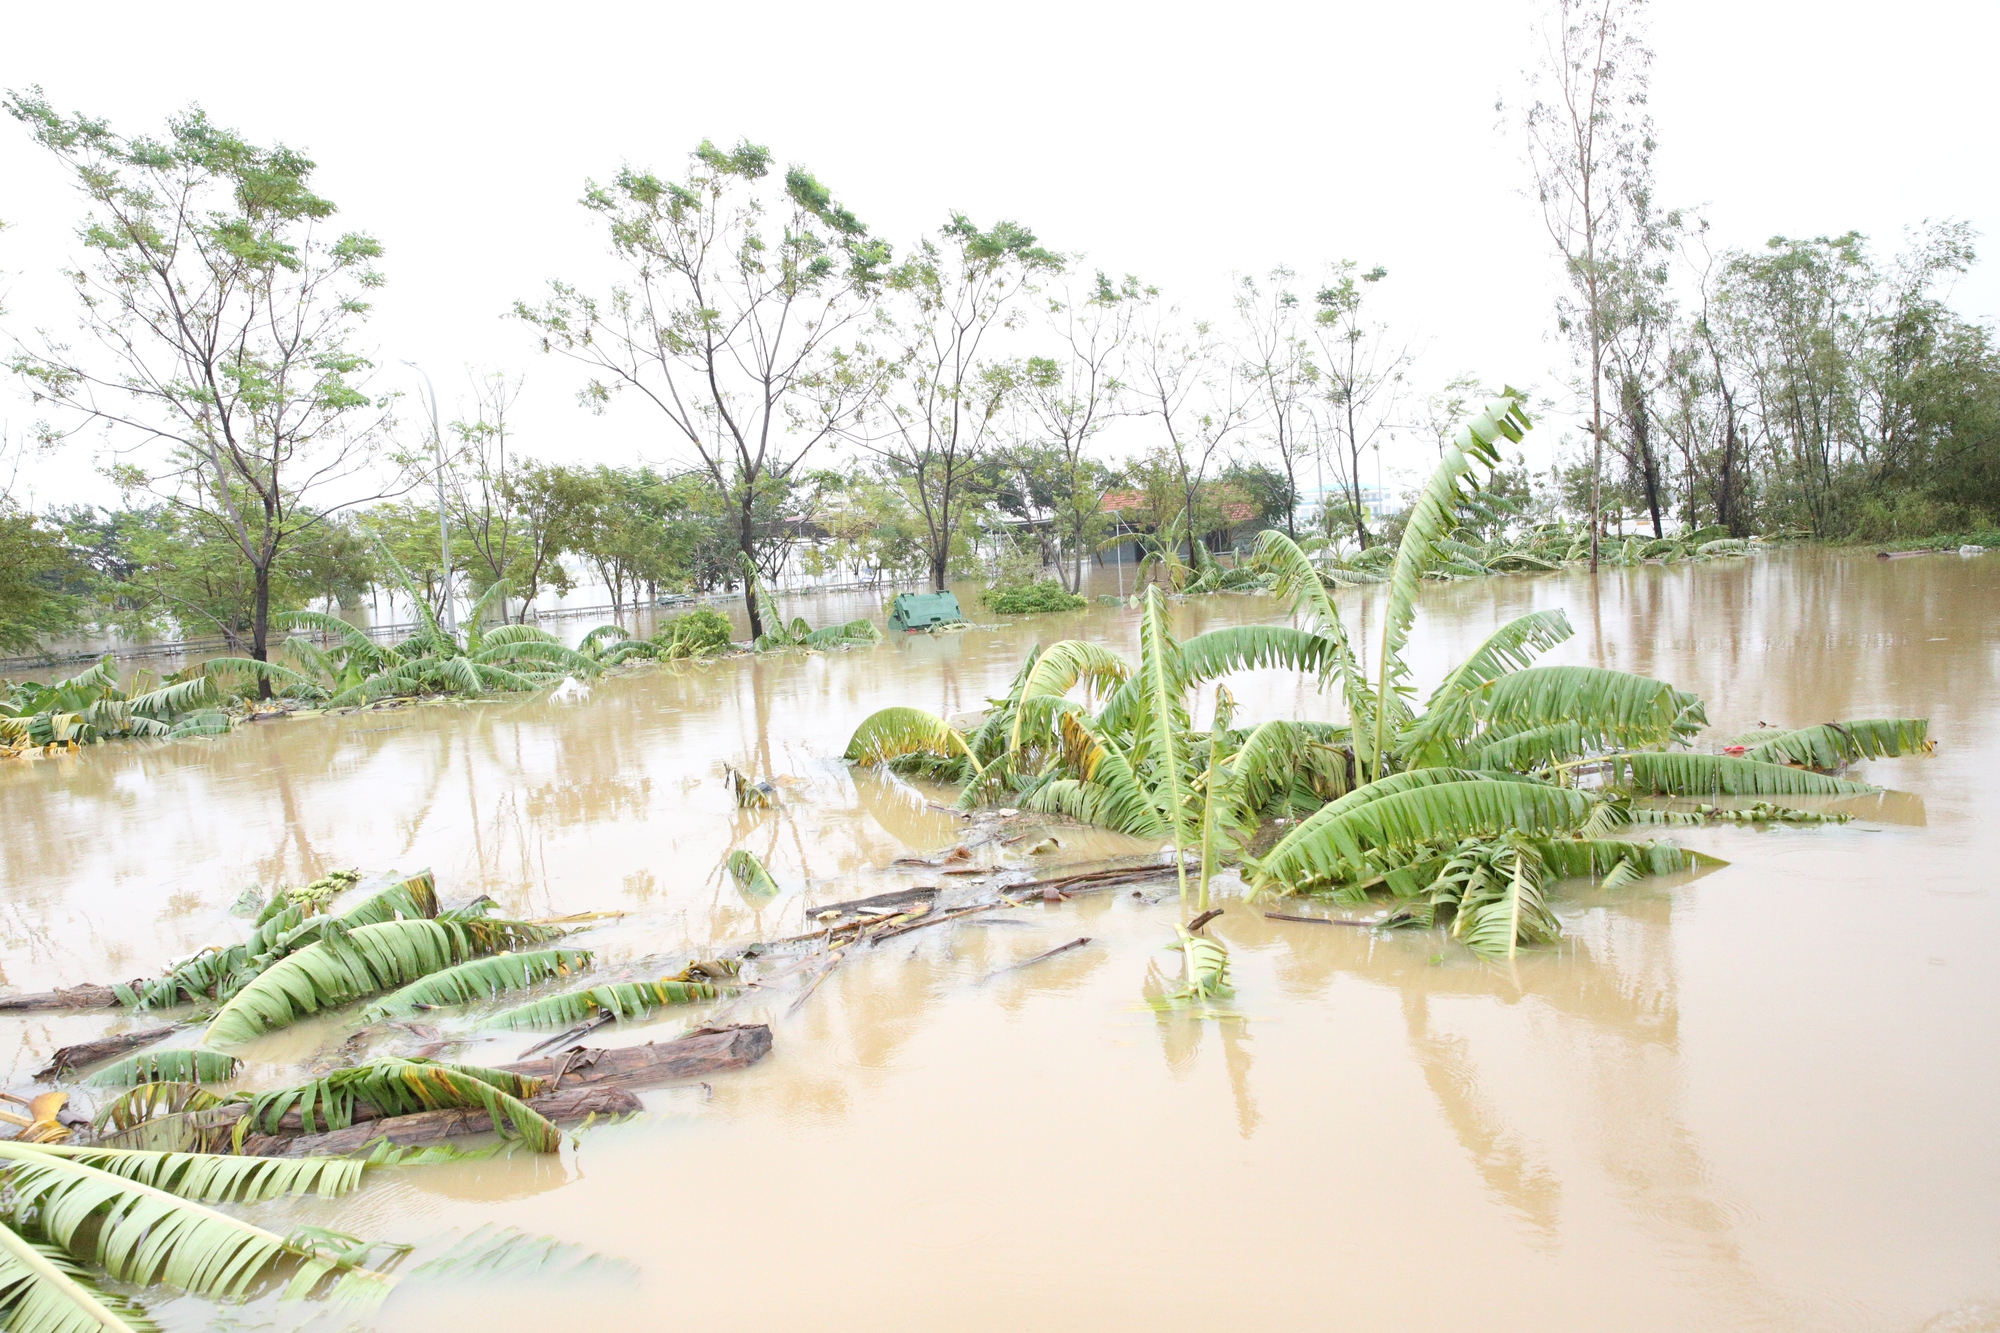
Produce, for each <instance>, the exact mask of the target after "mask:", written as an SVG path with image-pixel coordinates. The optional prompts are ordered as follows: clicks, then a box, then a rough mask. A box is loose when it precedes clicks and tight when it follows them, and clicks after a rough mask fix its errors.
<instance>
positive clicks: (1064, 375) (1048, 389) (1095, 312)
mask: <svg viewBox="0 0 2000 1333" xmlns="http://www.w3.org/2000/svg"><path fill="white" fill-rule="evenodd" d="M1158 295H1159V293H1158V292H1157V291H1156V290H1155V289H1154V288H1151V287H1146V286H1143V285H1141V284H1140V282H1139V280H1138V279H1137V278H1135V277H1133V276H1131V275H1130V274H1127V275H1126V276H1125V278H1124V280H1123V281H1121V282H1115V283H1114V282H1113V281H1112V280H1111V279H1110V278H1108V277H1106V276H1105V275H1104V274H1103V273H1101V272H1100V273H1098V274H1097V275H1096V278H1095V280H1094V281H1093V282H1092V283H1091V285H1090V287H1089V289H1088V294H1087V295H1085V296H1084V297H1083V298H1082V299H1080V300H1079V299H1078V298H1077V296H1076V294H1075V293H1074V292H1073V291H1068V290H1065V291H1064V292H1062V293H1061V294H1060V295H1058V296H1055V297H1053V298H1052V299H1051V300H1050V301H1049V304H1048V324H1047V328H1048V332H1049V333H1051V334H1052V335H1053V336H1054V339H1055V341H1056V342H1057V343H1058V344H1059V346H1058V349H1057V353H1056V355H1054V356H1049V357H1042V356H1031V357H1029V358H1028V359H1027V361H1026V362H1025V363H1023V365H1022V368H1021V376H1020V379H1021V402H1022V404H1023V406H1024V409H1025V412H1026V415H1027V417H1028V419H1029V420H1030V421H1031V422H1032V423H1033V428H1034V431H1035V433H1036V434H1037V435H1038V436H1039V437H1040V439H1041V441H1042V442H1043V443H1044V444H1045V445H1046V446H1047V447H1048V448H1049V449H1050V450H1052V451H1053V455H1052V457H1049V458H1048V460H1047V461H1048V462H1049V463H1051V464H1052V466H1051V467H1050V468H1049V469H1048V476H1049V479H1050V481H1051V483H1052V484H1051V486H1050V507H1051V511H1052V513H1053V517H1054V523H1055V527H1056V529H1057V535H1058V541H1059V546H1060V551H1059V553H1058V557H1057V560H1056V562H1055V563H1056V568H1057V571H1058V573H1059V574H1060V575H1061V578H1062V581H1063V587H1064V589H1065V590H1067V591H1068V592H1071V593H1076V592H1080V591H1082V589H1083V562H1084V557H1085V556H1087V555H1089V554H1090V552H1091V551H1093V550H1094V549H1095V548H1096V545H1097V540H1098V538H1099V536H1101V535H1102V531H1103V529H1104V528H1105V527H1106V526H1107V525H1106V520H1105V517H1104V487H1103V486H1102V485H1101V484H1100V482H1101V474H1102V468H1101V467H1099V466H1097V465H1096V464H1094V463H1093V461H1092V460H1091V459H1090V458H1089V449H1090V442H1091V441H1092V440H1093V439H1095V438H1096V437H1097V435H1098V432H1100V431H1102V430H1103V429H1104V428H1105V427H1106V426H1108V425H1110V424H1111V422H1112V421H1113V420H1114V419H1115V418H1116V417H1117V416H1118V415H1120V412H1121V407H1122V404H1123V401H1124V398H1125V396H1126V389H1127V386H1126V384H1125V381H1124V379H1123V378H1122V375H1123V364H1124V361H1125V359H1126V357H1127V356H1128V355H1129V353H1130V349H1131V344H1132V339H1133V336H1134V331H1135V328H1136V326H1137V320H1138V317H1139V313H1140V311H1141V310H1143V309H1144V308H1145V306H1146V305H1147V303H1148V302H1150V301H1152V300H1153V299H1155V298H1156V297H1157V296H1158Z"/></svg>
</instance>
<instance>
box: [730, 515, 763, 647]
mask: <svg viewBox="0 0 2000 1333" xmlns="http://www.w3.org/2000/svg"><path fill="white" fill-rule="evenodd" d="M751 495H752V489H751V488H750V487H748V486H746V487H745V488H744V492H743V506H742V510H741V512H740V514H739V516H738V519H737V527H736V546H737V549H738V550H739V551H741V552H742V553H743V609H744V612H745V614H747V615H748V616H749V617H750V637H751V638H752V639H755V638H757V637H758V636H759V635H761V634H763V632H764V613H763V610H762V608H761V607H759V606H758V605H757V580H756V577H755V574H754V571H755V570H756V568H757V532H756V528H755V526H754V525H753V523H752V522H751V517H750V505H751Z"/></svg>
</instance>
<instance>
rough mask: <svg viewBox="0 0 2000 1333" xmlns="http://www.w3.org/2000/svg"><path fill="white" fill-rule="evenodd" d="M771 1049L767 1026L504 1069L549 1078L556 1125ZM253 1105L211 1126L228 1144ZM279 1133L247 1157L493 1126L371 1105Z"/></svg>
mask: <svg viewBox="0 0 2000 1333" xmlns="http://www.w3.org/2000/svg"><path fill="white" fill-rule="evenodd" d="M770 1051H771V1029H770V1028H769V1027H767V1026H766V1025H764V1024H762V1023H758V1024H755V1025H750V1026H743V1027H727V1028H703V1029H701V1030H699V1031H696V1032H690V1033H688V1034H687V1035H686V1036H684V1037H679V1038H676V1039H675V1040H673V1041H667V1042H647V1043H646V1044H645V1045H644V1046H622V1047H618V1048H616V1049H611V1050H604V1049H596V1048H591V1047H576V1048H573V1049H571V1050H568V1051H558V1052H557V1053H556V1054H555V1055H552V1056H549V1057H547V1058H546V1059H541V1060H523V1061H520V1062H518V1063H516V1064H511V1065H501V1066H500V1068H501V1069H504V1070H506V1071H507V1072H509V1073H512V1074H521V1075H525V1076H526V1077H529V1078H539V1079H546V1080H548V1082H549V1085H550V1086H549V1090H548V1091H546V1092H544V1093H542V1094H541V1095H540V1096H539V1097H531V1098H529V1099H528V1102H527V1104H528V1106H529V1107H530V1108H531V1109H533V1110H535V1111H538V1112H540V1113H541V1114H542V1116H543V1117H545V1118H546V1119H548V1120H550V1121H553V1122H554V1123H556V1124H564V1123H566V1122H574V1121H577V1120H581V1119H583V1118H584V1117H586V1116H591V1115H622V1114H624V1113H626V1112H629V1111H636V1110H638V1109H640V1107H639V1101H638V1099H637V1098H636V1097H634V1096H633V1095H632V1093H631V1091H630V1090H631V1089H633V1088H650V1087H658V1086H660V1085H662V1084H666V1083H676V1082H681V1081H683V1080H689V1079H699V1078H707V1077H709V1076H711V1075H714V1074H720V1073H725V1072H727V1071H729V1070H731V1069H742V1068H744V1067H745V1066H747V1065H752V1064H755V1063H756V1062H757V1061H759V1060H761V1059H763V1058H764V1057H765V1056H766V1055H768V1054H770ZM247 1109H248V1108H247V1107H244V1106H242V1105H241V1104H234V1105H230V1106H222V1107H217V1108H216V1109H215V1110H214V1111H213V1112H209V1113H206V1122H207V1124H208V1125H209V1126H211V1127H212V1128H214V1129H215V1130H216V1131H217V1132H218V1134H219V1135H220V1136H221V1138H222V1139H224V1140H226V1139H227V1137H228V1132H229V1128H230V1126H232V1125H233V1124H234V1123H235V1121H236V1120H237V1119H239V1118H240V1117H241V1116H242V1115H243V1114H244V1113H245V1111H247ZM275 1128H276V1130H277V1132H276V1133H274V1134H265V1133H251V1134H246V1135H245V1136H244V1141H243V1152H244V1153H245V1154H246V1155H247V1156H252V1157H303V1156H314V1155H331V1156H338V1155H340V1154H343V1153H350V1152H356V1151H359V1150H360V1149H362V1148H366V1147H368V1146H369V1145H371V1144H373V1143H374V1142H375V1141H376V1140H377V1139H386V1140H387V1141H388V1142H390V1143H393V1144H395V1145H396V1146H398V1147H422V1146H424V1145H426V1144H435V1143H442V1142H444V1141H445V1140H446V1139H452V1138H460V1137H463V1136H465V1135H468V1134H484V1133H486V1132H487V1131H489V1130H491V1129H492V1128H493V1122H492V1120H491V1118H490V1117H488V1116H487V1114H486V1112H485V1111H484V1110H481V1109H478V1108H452V1109H448V1110H442V1111H418V1112H416V1113H414V1114H411V1115H398V1116H387V1117H384V1116H383V1115H382V1114H381V1112H380V1111H378V1110H377V1109H376V1108H375V1107H373V1106H371V1105H369V1104H368V1103H367V1102H357V1103H356V1104H355V1107H354V1123H353V1124H352V1125H349V1126H347V1127H346V1128H343V1129H337V1130H332V1131H329V1132H327V1133H319V1134H305V1133H301V1132H300V1131H301V1130H302V1129H303V1128H304V1125H303V1123H302V1122H301V1121H300V1118H299V1114H298V1112H296V1111H290V1112H287V1113H286V1114H285V1115H284V1116H283V1117H282V1118H281V1119H279V1121H278V1122H277V1124H276V1126H275Z"/></svg>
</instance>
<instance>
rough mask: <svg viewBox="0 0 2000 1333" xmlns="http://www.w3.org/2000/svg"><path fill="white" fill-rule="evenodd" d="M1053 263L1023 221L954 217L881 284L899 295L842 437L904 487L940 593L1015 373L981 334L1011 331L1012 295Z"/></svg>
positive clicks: (1014, 321)
mask: <svg viewBox="0 0 2000 1333" xmlns="http://www.w3.org/2000/svg"><path fill="white" fill-rule="evenodd" d="M1062 267H1063V260H1062V256H1060V255H1058V254H1056V253H1055V252H1054V251H1052V250H1047V249H1044V248H1042V247H1041V246H1040V245H1038V244H1037V243H1036V240H1035V234H1034V233H1033V232H1031V231H1029V230H1028V229H1027V228H1025V227H1022V226H1020V225H1018V224H1016V223H1012V222H999V223H996V224H994V226H993V227H992V229H991V230H988V231H981V230H980V229H979V227H978V226H977V224H975V223H974V222H972V221H971V220H970V219H969V218H967V217H966V216H965V215H964V214H962V213H954V214H952V216H951V220H950V221H949V222H947V223H946V224H945V225H944V226H943V227H940V228H939V229H938V234H937V237H936V238H935V239H932V238H930V237H925V238H924V239H923V240H922V241H919V242H918V243H917V245H916V247H915V248H914V250H913V251H912V252H911V254H910V257H909V258H908V259H906V260H904V261H903V262H902V263H901V264H899V265H897V267H896V270H895V272H894V274H893V275H892V276H891V278H890V280H889V289H890V291H891V292H892V293H894V294H895V296H896V297H897V298H899V299H898V301H897V303H896V313H895V314H893V315H892V316H891V317H890V320H891V322H890V325H889V329H888V330H887V331H886V333H885V338H886V339H887V340H888V341H889V342H890V343H891V344H892V347H893V350H892V351H891V352H890V354H889V360H890V369H889V371H888V373H887V374H886V375H884V376H882V378H881V379H880V380H879V381H878V382H877V390H876V396H875V398H874V401H873V402H872V403H870V405H869V410H868V411H867V412H866V413H865V414H864V415H863V416H862V417H860V418H859V419H857V421H856V423H855V427H854V428H853V429H852V430H851V431H850V433H849V437H850V438H851V439H853V440H854V441H855V442H856V443H857V444H858V445H860V446H861V447H862V448H863V449H866V450H868V451H869V452H871V453H873V454H874V455H875V456H876V457H878V458H880V459H881V460H882V462H883V464H884V465H885V466H886V467H887V468H888V469H889V470H890V472H891V473H892V474H893V475H895V476H898V477H901V478H903V479H905V480H906V481H907V482H908V483H909V491H910V497H911V499H912V501H913V502H914V503H915V505H916V508H917V512H918V513H919V514H920V515H921V516H922V517H923V521H924V532H925V540H924V549H925V551H926V553H927V554H928V557H929V566H930V578H931V587H932V588H934V589H936V590H937V591H939V592H942V591H944V586H945V575H946V572H947V570H948V567H949V565H950V563H951V550H952V534H953V532H954V530H955V529H956V528H957V526H958V524H959V523H960V522H961V521H962V520H963V517H964V508H965V505H966V502H967V499H968V482H970V481H971V480H972V478H973V476H974V475H975V473H976V471H977V469H978V468H979V464H980V456H981V454H982V453H983V452H984V451H985V450H986V448H987V447H988V445H989V444H990V442H991V439H992V436H993V433H994V430H995V426H996V423H997V422H998V421H999V419H1000V414H1001V411H1002V409H1003V408H1004V407H1005V406H1006V404H1007V402H1008V400H1009V398H1010V397H1011V396H1012V394H1013V393H1014V391H1015V388H1016V386H1017V384H1018V383H1019V371H1018V368H1017V367H1015V366H1013V365H1011V364H1008V363H1005V362H1003V361H1000V360H998V359H996V358H994V357H993V356H992V355H991V353H990V352H989V351H988V350H987V345H988V341H989V339H990V338H991V337H992V335H993V334H994V333H995V332H996V331H999V330H1004V329H1011V328H1014V327H1017V326H1018V324H1019V322H1020V320H1019V315H1020V308H1019V302H1020V299H1021V298H1022V297H1024V296H1026V295H1028V294H1029V293H1031V292H1032V291H1033V290H1034V282H1035V280H1036V278H1037V277H1039V276H1040V275H1042V274H1044V273H1060V272H1061V271H1062Z"/></svg>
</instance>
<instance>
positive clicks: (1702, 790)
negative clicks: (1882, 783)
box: [1611, 750, 1881, 796]
mask: <svg viewBox="0 0 2000 1333" xmlns="http://www.w3.org/2000/svg"><path fill="white" fill-rule="evenodd" d="M1611 781H1612V782H1614V783H1619V784H1622V785H1624V786H1628V787H1630V788H1631V789H1632V790H1633V791H1635V792H1647V793H1651V794H1654V795H1659V796H1851V795H1859V794H1862V793H1865V792H1873V791H1880V790H1881V788H1879V787H1871V786H1869V785H1868V784H1867V783H1865V782H1850V781H1848V780H1847V779H1845V778H1834V777H1828V776H1826V775H1825V774H1823V773H1814V772H1812V771H1811V770H1809V769H1803V768H1790V767H1788V766H1786V765H1784V764H1768V763H1764V762H1763V761H1761V760H1757V759H1733V758H1731V757H1730V756H1728V755H1722V754H1691V753H1685V752H1680V751H1673V752H1665V751H1649V750H1639V751H1635V752H1633V753H1631V754H1624V755H1619V756H1617V757H1616V758H1615V759H1613V760H1612V764H1611Z"/></svg>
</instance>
